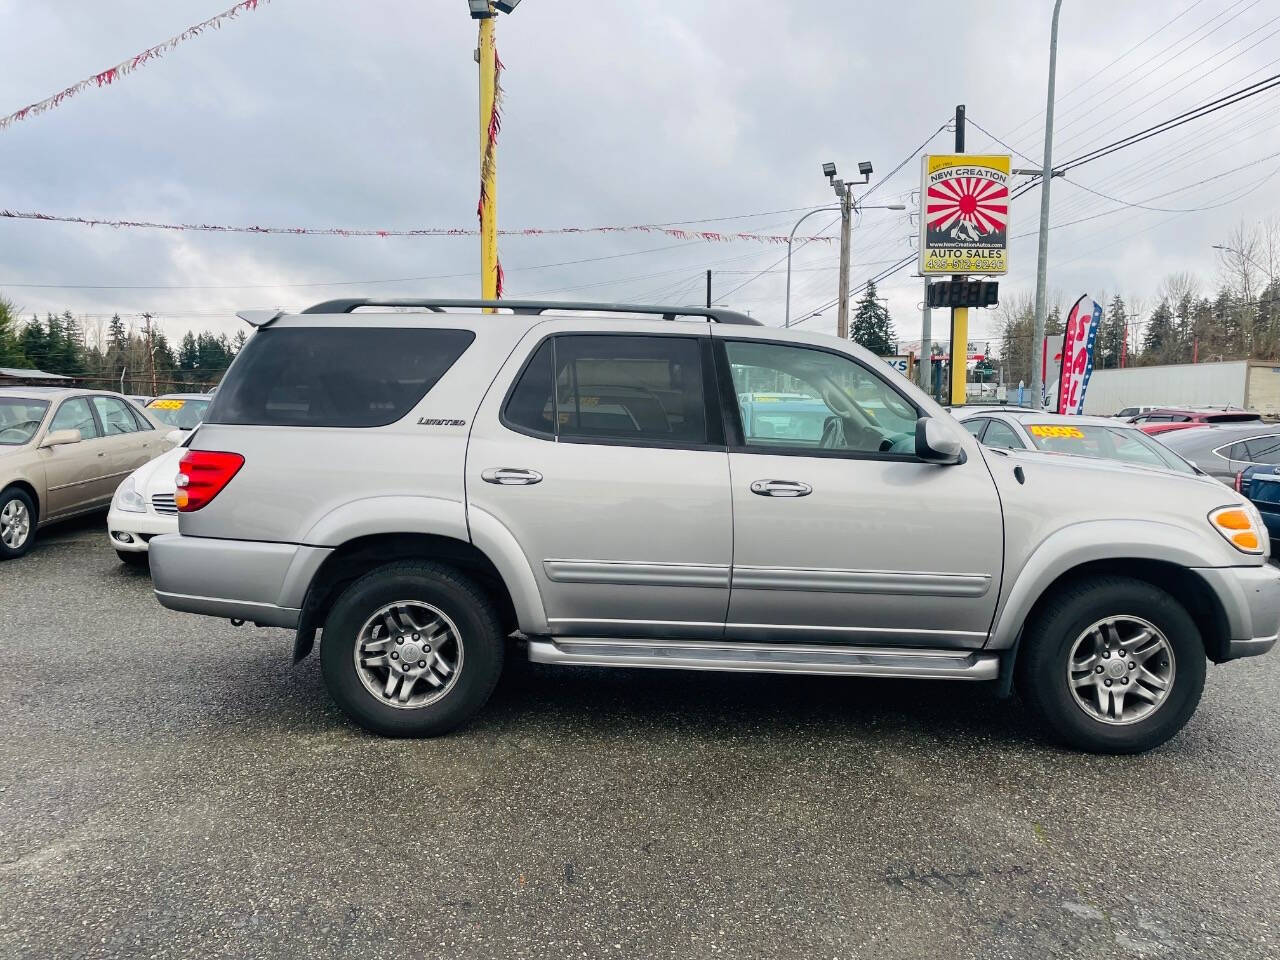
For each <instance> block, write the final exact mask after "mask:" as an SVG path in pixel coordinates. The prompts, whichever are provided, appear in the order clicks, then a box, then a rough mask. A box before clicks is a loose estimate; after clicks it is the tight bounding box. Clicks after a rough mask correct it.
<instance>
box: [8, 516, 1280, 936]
mask: <svg viewBox="0 0 1280 960" xmlns="http://www.w3.org/2000/svg"><path fill="white" fill-rule="evenodd" d="M0 601H2V602H3V609H4V616H3V618H2V620H0V657H2V658H3V661H4V663H5V665H6V669H5V670H4V671H3V674H2V675H0V710H2V711H3V717H4V737H3V741H2V742H0V756H2V758H3V762H0V955H3V956H5V957H86V958H90V957H108V956H111V957H114V956H148V957H208V956H234V957H278V956H309V957H395V958H400V957H410V956H415V957H418V956H420V957H450V958H453V957H556V958H564V957H600V956H619V957H653V958H668V957H670V958H686V957H695V956H712V955H723V956H736V957H768V958H779V957H782V958H785V957H806V958H809V957H814V958H817V957H833V958H836V957H840V958H845V957H876V958H922V957H955V958H963V957H982V958H986V957H1010V958H1024V957H1032V956H1034V957H1079V956H1089V957H1091V958H1095V960H1096V958H1103V957H1179V958H1184V957H1231V958H1253V957H1257V958H1263V957H1275V956H1278V955H1280V911H1278V910H1277V905H1278V904H1280V865H1278V862H1277V861H1278V860H1280V773H1278V771H1280V657H1276V656H1271V657H1265V658H1262V659H1260V660H1256V661H1244V662H1241V663H1236V664H1232V665H1229V666H1227V667H1223V668H1215V669H1211V671H1210V674H1209V682H1208V686H1207V689H1206V693H1205V698H1204V701H1203V703H1202V704H1201V707H1200V711H1199V713H1198V714H1197V716H1196V718H1195V719H1194V720H1193V721H1192V723H1191V724H1190V726H1189V727H1188V728H1187V730H1186V731H1184V732H1183V733H1182V734H1181V735H1180V736H1179V737H1177V738H1176V739H1175V740H1173V741H1172V742H1171V743H1170V744H1168V745H1167V746H1166V747H1164V748H1163V749H1161V750H1159V751H1157V752H1155V753H1152V754H1149V755H1147V756H1143V757H1136V758H1122V759H1113V758H1102V757H1090V756H1082V755H1078V754H1071V753H1066V752H1063V751H1061V750H1058V749H1055V748H1053V747H1050V746H1046V745H1045V744H1044V743H1042V742H1041V741H1040V739H1039V738H1038V736H1037V734H1036V732H1035V731H1034V730H1033V729H1032V728H1031V727H1030V721H1029V719H1028V717H1027V715H1026V713H1025V712H1024V710H1023V709H1022V708H1021V707H1020V706H1019V705H1018V704H1017V703H1016V702H999V701H996V700H994V699H993V698H992V696H991V694H990V693H989V692H988V691H986V690H983V689H981V688H979V687H976V686H974V687H970V686H963V685H942V684H926V683H908V682H870V681H868V682H855V681H849V680H835V679H824V678H789V677H752V676H732V675H723V676H718V675H714V674H697V673H660V672H644V671H625V672H621V671H620V672H613V671H605V670H587V669H582V670H567V671H566V670H557V669H555V668H536V667H532V666H530V665H528V664H516V665H515V669H511V670H509V671H508V675H507V676H506V677H505V678H504V680H503V682H502V683H501V684H500V686H499V688H498V691H497V693H496V694H495V697H494V700H493V702H492V703H491V704H490V706H489V708H488V710H487V711H486V712H485V713H484V714H483V715H482V716H481V718H480V720H479V722H478V723H476V724H474V725H473V726H471V727H470V728H468V729H467V730H465V731H463V732H462V733H459V734H455V735H453V736H450V737H446V738H443V739H439V740H433V741H419V742H392V741H387V740H380V739H377V738H374V737H372V736H369V735H366V734H364V733H363V732H361V731H360V730H358V729H356V728H354V727H352V726H351V725H350V724H348V723H347V722H346V721H345V720H344V719H343V717H342V716H341V715H340V714H339V713H338V711H337V710H336V709H335V708H334V707H333V706H332V705H331V704H330V702H329V700H328V697H327V696H326V694H325V692H324V688H323V686H322V683H321V679H320V671H319V664H318V661H317V659H316V658H314V657H312V658H311V659H309V660H307V661H305V662H304V663H303V664H301V665H300V666H299V667H296V668H295V667H291V666H290V664H289V658H288V652H289V643H288V641H289V635H288V634H287V633H285V632H284V631H278V630H258V629H254V628H252V627H243V628H239V629H237V628H234V627H232V626H230V625H229V624H228V623H225V622H219V621H213V620H206V619H201V618H196V617H189V616H184V615H181V614H175V613H170V612H168V611H165V610H163V609H161V608H160V607H159V606H158V605H157V604H156V603H155V602H154V600H153V599H152V598H151V594H150V581H149V579H148V577H147V576H146V574H145V573H139V572H136V571H133V570H128V569H125V568H123V567H122V566H121V565H120V564H119V563H118V562H117V560H116V557H115V555H114V553H113V552H112V551H111V549H110V548H109V547H108V546H107V544H106V542H105V537H104V535H103V533H102V525H101V520H100V518H94V519H92V520H89V521H84V522H78V523H75V524H72V525H64V526H62V527H60V528H56V529H54V530H52V531H49V532H48V534H47V535H46V536H45V537H44V538H43V539H42V541H41V542H39V543H38V544H37V545H36V547H35V549H34V551H33V552H32V553H31V555H29V556H28V557H26V558H24V559H22V560H19V561H16V562H13V563H8V564H4V565H3V566H2V567H0Z"/></svg>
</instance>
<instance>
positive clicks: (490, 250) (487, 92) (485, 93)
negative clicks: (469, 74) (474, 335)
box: [479, 17, 498, 312]
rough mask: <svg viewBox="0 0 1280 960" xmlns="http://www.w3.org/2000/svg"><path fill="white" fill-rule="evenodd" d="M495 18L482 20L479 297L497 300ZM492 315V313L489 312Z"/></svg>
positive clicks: (480, 45) (480, 46)
mask: <svg viewBox="0 0 1280 960" xmlns="http://www.w3.org/2000/svg"><path fill="white" fill-rule="evenodd" d="M494 23H496V18H495V17H489V18H488V19H486V20H481V21H480V44H479V48H480V182H481V201H480V296H481V298H482V299H484V300H496V299H497V298H498V169H497V168H498V151H497V145H496V144H494V145H493V146H491V145H490V142H489V129H490V125H491V123H492V121H493V111H494V108H495V107H496V102H495V101H496V98H497V93H498V91H497V86H496V83H495V75H496V68H497V52H496V48H495V46H494V29H493V27H494ZM486 312H492V311H486Z"/></svg>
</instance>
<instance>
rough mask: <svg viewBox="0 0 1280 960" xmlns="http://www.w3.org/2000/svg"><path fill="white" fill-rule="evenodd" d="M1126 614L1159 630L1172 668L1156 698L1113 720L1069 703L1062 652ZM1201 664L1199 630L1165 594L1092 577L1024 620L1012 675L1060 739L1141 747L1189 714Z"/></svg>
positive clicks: (1105, 749)
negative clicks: (1130, 717) (1143, 710)
mask: <svg viewBox="0 0 1280 960" xmlns="http://www.w3.org/2000/svg"><path fill="white" fill-rule="evenodd" d="M1125 615H1128V616H1134V617H1140V618H1141V619H1143V620H1146V621H1147V622H1148V623H1149V624H1152V625H1154V626H1155V627H1157V628H1158V629H1159V630H1160V631H1161V632H1162V633H1163V634H1164V636H1165V638H1166V639H1167V640H1168V641H1169V646H1170V647H1171V648H1172V650H1173V659H1174V664H1175V667H1176V669H1175V671H1174V674H1173V683H1172V686H1171V687H1170V688H1169V692H1168V694H1167V696H1166V697H1165V699H1164V701H1163V703H1160V704H1159V705H1158V706H1157V708H1156V709H1154V710H1152V711H1151V712H1150V713H1149V714H1147V715H1146V716H1144V717H1141V718H1140V719H1138V720H1137V721H1136V722H1134V723H1131V724H1127V725H1123V726H1120V725H1115V724H1112V723H1107V722H1105V721H1103V720H1101V719H1098V718H1096V717H1094V716H1092V715H1091V714H1089V713H1086V711H1085V709H1084V708H1083V707H1081V706H1080V705H1079V704H1078V703H1077V702H1076V700H1075V698H1074V696H1073V695H1072V692H1071V689H1070V686H1069V684H1068V681H1067V675H1068V671H1067V666H1068V659H1067V658H1068V657H1069V656H1070V655H1071V649H1072V646H1073V645H1074V644H1075V641H1076V639H1077V638H1078V637H1079V636H1080V635H1081V634H1082V633H1083V632H1084V631H1085V630H1087V629H1088V628H1089V627H1090V626H1091V625H1093V624H1095V623H1097V622H1098V621H1100V620H1102V619H1104V618H1107V617H1115V616H1125ZM1205 663H1206V658H1205V650H1204V642H1203V640H1202V639H1201V637H1200V631H1199V630H1198V629H1197V628H1196V625H1195V622H1194V621H1193V620H1192V619H1191V617H1190V615H1189V614H1188V613H1187V611H1186V610H1185V609H1184V608H1183V607H1182V605H1181V604H1179V603H1178V601H1177V600H1175V599H1174V598H1173V597H1172V596H1171V595H1170V594H1168V593H1167V592H1165V591H1164V590H1161V589H1159V588H1158V587H1154V586H1152V585H1151V584H1149V583H1146V582H1144V581H1142V580H1133V579H1130V578H1128V577H1098V578H1091V579H1088V580H1081V581H1078V582H1076V583H1074V584H1072V585H1070V586H1068V587H1067V588H1065V589H1064V590H1062V592H1061V594H1060V595H1059V596H1056V597H1054V598H1053V599H1052V600H1050V601H1049V602H1048V604H1047V605H1046V606H1045V607H1044V609H1042V610H1041V611H1039V613H1038V614H1037V616H1036V618H1035V620H1034V622H1032V623H1029V624H1028V625H1027V628H1026V632H1025V634H1024V636H1023V639H1022V645H1021V647H1020V649H1019V651H1018V660H1017V680H1018V686H1019V692H1020V693H1021V694H1022V696H1023V698H1024V699H1025V700H1026V701H1027V703H1028V704H1029V705H1030V707H1031V708H1032V710H1033V711H1034V712H1035V713H1036V714H1037V715H1038V716H1039V718H1040V719H1041V721H1042V722H1043V723H1044V725H1045V726H1046V727H1047V728H1048V730H1049V732H1050V733H1051V734H1052V735H1053V736H1054V738H1055V739H1057V740H1059V741H1060V742H1062V743H1064V744H1065V745H1067V746H1069V747H1073V748H1075V749H1077V750H1084V751H1088V752H1091V753H1142V752H1143V751H1146V750H1151V749H1152V748H1154V747H1158V746H1160V744H1162V743H1164V742H1165V741H1166V740H1168V739H1169V738H1170V737H1172V736H1174V734H1176V733H1177V732H1178V731H1179V730H1181V729H1182V728H1183V727H1184V726H1185V725H1186V723H1187V721H1188V720H1189V719H1191V715H1192V714H1193V713H1195V710H1196V706H1197V705H1198V704H1199V703H1200V694H1201V693H1202V692H1203V690H1204V677H1205Z"/></svg>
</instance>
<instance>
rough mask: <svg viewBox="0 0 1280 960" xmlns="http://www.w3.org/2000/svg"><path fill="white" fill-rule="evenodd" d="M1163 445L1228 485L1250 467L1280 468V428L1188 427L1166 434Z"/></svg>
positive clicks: (1260, 425) (1253, 425) (1254, 425)
mask: <svg viewBox="0 0 1280 960" xmlns="http://www.w3.org/2000/svg"><path fill="white" fill-rule="evenodd" d="M1160 442H1161V443H1163V444H1164V445H1165V446H1166V447H1168V448H1169V449H1170V450H1172V451H1173V452H1174V453H1176V454H1178V456H1180V457H1185V458H1186V459H1187V460H1190V461H1191V462H1192V463H1194V464H1195V465H1196V466H1197V467H1199V468H1200V469H1201V470H1203V471H1204V472H1205V473H1207V474H1209V476H1211V477H1213V478H1214V479H1216V480H1221V481H1222V482H1223V483H1225V484H1228V485H1234V484H1235V481H1236V477H1237V476H1239V475H1240V473H1241V472H1242V471H1244V470H1246V469H1248V468H1249V467H1253V466H1259V465H1267V466H1280V424H1275V423H1262V422H1258V423H1249V424H1239V425H1236V424H1222V425H1221V426H1203V427H1188V428H1187V429H1185V430H1177V431H1174V432H1172V433H1162V434H1161V435H1160Z"/></svg>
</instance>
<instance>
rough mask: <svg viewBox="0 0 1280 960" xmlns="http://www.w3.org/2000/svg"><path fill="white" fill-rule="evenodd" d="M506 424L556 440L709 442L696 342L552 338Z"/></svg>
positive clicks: (523, 380) (527, 373)
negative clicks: (552, 437)
mask: <svg viewBox="0 0 1280 960" xmlns="http://www.w3.org/2000/svg"><path fill="white" fill-rule="evenodd" d="M503 421H504V422H505V423H506V424H507V425H508V426H511V427H514V428H516V429H519V430H523V431H525V432H530V433H536V434H539V435H543V436H549V437H550V436H554V437H556V438H557V439H560V440H576V441H591V440H608V441H631V442H636V443H654V442H656V443H671V444H679V445H686V444H692V445H697V444H703V443H706V442H707V413H706V399H705V395H704V392H703V380H702V351H701V348H700V346H699V342H698V340H697V339H696V338H694V337H647V336H632V335H614V334H607V335H599V336H596V335H587V334H580V335H563V334H562V335H559V336H556V337H553V338H551V339H549V340H546V341H544V342H543V344H542V346H540V347H539V348H538V350H537V351H536V352H535V353H534V355H533V357H532V358H530V360H529V363H528V364H527V365H526V366H525V369H524V371H523V372H522V374H521V375H520V379H519V381H518V382H517V383H516V385H515V387H514V388H513V389H512V391H511V394H510V396H509V397H508V398H507V402H506V405H505V407H504V408H503Z"/></svg>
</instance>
